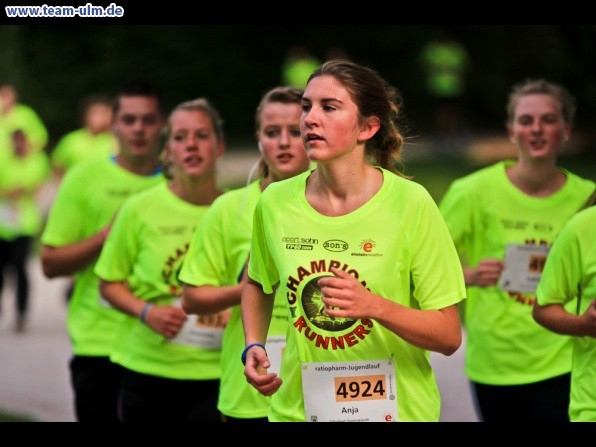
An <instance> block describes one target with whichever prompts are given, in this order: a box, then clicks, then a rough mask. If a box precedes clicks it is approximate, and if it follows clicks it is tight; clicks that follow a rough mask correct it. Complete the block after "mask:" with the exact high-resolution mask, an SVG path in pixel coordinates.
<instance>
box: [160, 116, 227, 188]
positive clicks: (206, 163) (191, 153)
mask: <svg viewBox="0 0 596 447" xmlns="http://www.w3.org/2000/svg"><path fill="white" fill-rule="evenodd" d="M165 151H166V157H167V158H168V160H169V161H170V163H171V164H172V167H171V170H172V175H173V176H174V177H176V176H178V175H182V176H190V177H199V176H202V175H204V174H206V173H210V172H214V171H215V161H216V160H217V159H218V158H219V157H220V156H221V155H222V154H223V143H221V142H220V141H218V139H217V136H216V133H215V129H214V127H213V122H212V120H211V117H210V116H209V115H208V114H207V113H205V112H204V111H202V110H178V111H176V112H174V113H173V115H172V116H171V118H170V135H169V137H168V140H167V142H166V145H165Z"/></svg>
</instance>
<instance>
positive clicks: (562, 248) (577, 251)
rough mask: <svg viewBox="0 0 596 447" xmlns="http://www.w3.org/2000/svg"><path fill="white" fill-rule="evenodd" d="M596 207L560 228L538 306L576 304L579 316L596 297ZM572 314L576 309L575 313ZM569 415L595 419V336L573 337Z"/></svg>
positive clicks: (573, 418) (538, 291)
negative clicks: (595, 235)
mask: <svg viewBox="0 0 596 447" xmlns="http://www.w3.org/2000/svg"><path fill="white" fill-rule="evenodd" d="M595 228H596V206H592V207H590V208H587V209H585V210H583V211H581V212H579V213H577V214H576V215H575V216H573V217H572V218H571V219H570V220H569V221H568V222H567V224H566V225H565V226H564V227H563V229H562V230H561V232H560V233H559V236H558V237H557V239H556V240H555V243H554V244H553V246H552V249H551V251H550V253H549V255H548V258H547V261H546V264H545V266H544V271H543V272H542V277H541V279H540V283H539V284H538V288H537V289H536V299H537V300H538V303H539V304H541V305H547V304H561V305H566V304H568V303H570V302H571V303H573V305H574V307H577V306H576V303H577V295H578V284H581V290H582V298H581V301H580V308H579V312H578V314H579V315H582V314H583V313H585V311H586V309H587V308H588V306H589V305H590V302H592V301H594V299H596V237H594V229H595ZM574 313H575V312H574ZM569 418H570V420H571V421H572V422H596V338H593V337H573V361H572V367H571V395H570V403H569Z"/></svg>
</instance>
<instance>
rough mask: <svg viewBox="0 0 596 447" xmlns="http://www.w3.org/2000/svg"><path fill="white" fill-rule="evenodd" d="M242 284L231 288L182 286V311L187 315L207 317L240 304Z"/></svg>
mask: <svg viewBox="0 0 596 447" xmlns="http://www.w3.org/2000/svg"><path fill="white" fill-rule="evenodd" d="M241 296H242V284H235V285H233V286H222V287H216V286H207V285H205V286H199V287H195V286H191V285H188V284H185V285H184V290H183V292H182V309H184V312H186V313H187V314H198V315H208V314H214V313H217V312H220V311H222V310H225V309H228V308H230V307H232V306H236V305H238V304H240V298H241Z"/></svg>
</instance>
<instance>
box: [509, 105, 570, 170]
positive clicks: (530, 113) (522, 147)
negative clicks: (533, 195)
mask: <svg viewBox="0 0 596 447" xmlns="http://www.w3.org/2000/svg"><path fill="white" fill-rule="evenodd" d="M507 133H508V136H509V139H510V140H511V142H512V143H514V144H516V145H517V146H518V148H519V151H520V157H521V158H524V159H528V160H540V159H551V160H553V161H554V160H556V157H557V154H558V151H559V148H560V147H561V145H562V144H563V143H564V142H565V141H567V139H568V138H569V136H570V134H571V127H570V126H569V125H568V124H567V123H565V120H564V119H563V114H562V112H561V105H560V104H559V102H558V101H557V100H556V99H555V98H553V97H552V96H551V95H547V94H529V95H525V96H522V97H521V98H520V99H519V102H518V103H517V106H516V107H515V116H514V118H513V122H512V123H510V124H509V126H508V128H507Z"/></svg>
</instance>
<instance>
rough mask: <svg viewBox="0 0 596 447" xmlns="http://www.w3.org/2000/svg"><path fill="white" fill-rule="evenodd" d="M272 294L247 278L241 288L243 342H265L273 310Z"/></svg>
mask: <svg viewBox="0 0 596 447" xmlns="http://www.w3.org/2000/svg"><path fill="white" fill-rule="evenodd" d="M273 297H274V295H273V294H265V293H264V292H263V289H262V288H261V285H260V284H259V283H256V282H254V281H252V280H251V279H249V280H248V283H247V284H246V285H245V286H244V288H243V290H242V301H241V306H242V326H243V328H244V339H245V343H246V344H249V343H254V342H259V343H263V344H264V343H265V341H266V340H267V332H268V331H269V324H270V323H271V314H272V312H273Z"/></svg>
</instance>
